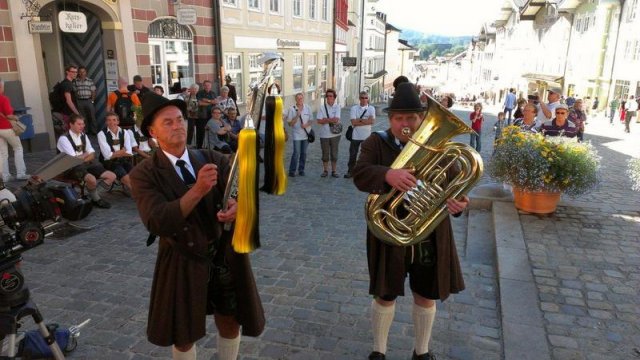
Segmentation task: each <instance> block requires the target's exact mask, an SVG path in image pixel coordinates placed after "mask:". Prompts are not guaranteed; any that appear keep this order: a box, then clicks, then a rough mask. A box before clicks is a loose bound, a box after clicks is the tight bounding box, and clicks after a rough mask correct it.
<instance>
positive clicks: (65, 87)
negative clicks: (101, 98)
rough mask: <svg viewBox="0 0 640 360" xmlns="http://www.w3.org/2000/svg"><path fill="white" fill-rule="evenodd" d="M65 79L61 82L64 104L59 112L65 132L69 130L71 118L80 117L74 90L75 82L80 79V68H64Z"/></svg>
mask: <svg viewBox="0 0 640 360" xmlns="http://www.w3.org/2000/svg"><path fill="white" fill-rule="evenodd" d="M64 72H65V77H64V80H62V81H61V82H60V87H59V89H60V90H59V91H61V92H62V102H63V106H62V108H61V109H60V110H59V112H60V113H61V114H62V121H63V124H64V130H65V131H68V130H69V117H70V116H71V115H73V114H76V115H80V111H78V108H77V106H76V104H77V103H78V100H77V98H76V92H75V90H74V89H73V82H74V81H75V79H76V77H78V67H77V66H76V65H67V66H66V67H65V68H64Z"/></svg>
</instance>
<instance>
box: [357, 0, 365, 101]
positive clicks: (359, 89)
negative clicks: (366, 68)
mask: <svg viewBox="0 0 640 360" xmlns="http://www.w3.org/2000/svg"><path fill="white" fill-rule="evenodd" d="M364 2H365V0H362V2H361V4H362V6H361V7H360V9H361V11H360V45H359V46H358V59H359V60H360V61H358V93H359V92H360V91H362V61H363V60H364V59H362V47H363V46H364V39H363V36H364Z"/></svg>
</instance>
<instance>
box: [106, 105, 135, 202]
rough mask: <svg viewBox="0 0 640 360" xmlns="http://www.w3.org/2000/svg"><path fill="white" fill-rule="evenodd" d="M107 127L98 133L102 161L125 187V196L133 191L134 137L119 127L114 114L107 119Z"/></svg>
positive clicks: (117, 119) (118, 120)
mask: <svg viewBox="0 0 640 360" xmlns="http://www.w3.org/2000/svg"><path fill="white" fill-rule="evenodd" d="M105 123H106V124H107V126H106V127H105V128H104V129H103V130H102V131H100V132H99V133H98V145H100V161H101V162H102V164H103V165H104V167H105V168H106V169H107V170H110V171H113V172H114V173H115V174H116V177H117V179H118V180H120V181H121V182H122V184H123V186H124V192H125V194H129V191H130V190H131V180H129V172H130V171H131V169H133V146H132V144H133V141H132V140H133V137H132V136H131V133H130V132H129V131H127V130H124V129H122V128H121V127H119V126H118V124H119V123H120V119H119V118H118V115H117V114H116V113H113V112H108V113H107V116H106V117H105Z"/></svg>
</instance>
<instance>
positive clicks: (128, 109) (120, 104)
mask: <svg viewBox="0 0 640 360" xmlns="http://www.w3.org/2000/svg"><path fill="white" fill-rule="evenodd" d="M114 93H115V94H116V96H117V100H116V103H115V104H113V112H114V113H116V114H118V117H119V118H120V126H121V127H123V128H128V127H133V125H135V123H136V120H135V117H134V115H133V100H131V96H130V95H129V94H131V93H127V94H123V93H121V92H120V91H119V90H116V91H114Z"/></svg>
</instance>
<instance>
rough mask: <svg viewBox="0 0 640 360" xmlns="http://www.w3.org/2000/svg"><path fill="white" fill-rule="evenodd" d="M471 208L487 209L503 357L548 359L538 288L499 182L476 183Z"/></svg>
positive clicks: (517, 224) (516, 217)
mask: <svg viewBox="0 0 640 360" xmlns="http://www.w3.org/2000/svg"><path fill="white" fill-rule="evenodd" d="M470 197H471V198H472V200H473V201H472V203H476V204H475V205H474V206H473V208H485V209H490V210H491V211H492V214H493V229H494V233H495V245H496V264H497V265H496V266H497V269H496V270H497V274H498V287H499V298H500V314H501V321H502V339H503V342H504V346H503V349H504V358H505V359H522V360H527V359H549V358H551V354H550V351H549V344H548V342H547V336H546V331H545V328H544V323H543V316H542V312H541V311H540V307H539V301H538V290H537V287H536V284H535V282H534V279H533V273H532V270H531V265H530V262H529V256H528V253H527V248H526V245H525V242H524V234H523V231H522V225H521V223H520V216H519V215H518V212H517V210H516V209H515V207H514V206H513V203H512V202H511V197H510V194H507V193H506V192H505V191H504V190H503V189H502V187H501V186H500V185H495V184H489V185H483V186H478V187H477V188H475V189H474V191H472V193H471V194H470Z"/></svg>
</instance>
